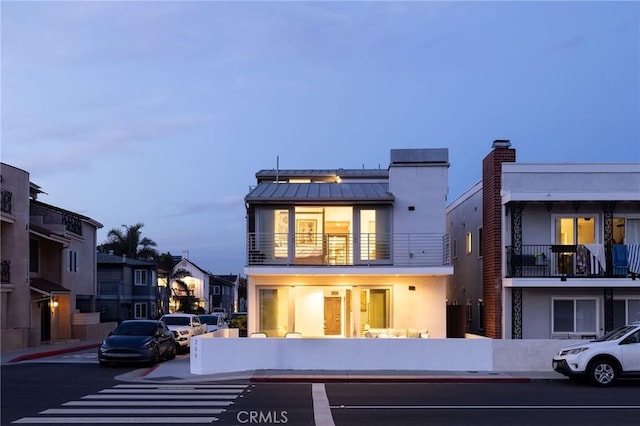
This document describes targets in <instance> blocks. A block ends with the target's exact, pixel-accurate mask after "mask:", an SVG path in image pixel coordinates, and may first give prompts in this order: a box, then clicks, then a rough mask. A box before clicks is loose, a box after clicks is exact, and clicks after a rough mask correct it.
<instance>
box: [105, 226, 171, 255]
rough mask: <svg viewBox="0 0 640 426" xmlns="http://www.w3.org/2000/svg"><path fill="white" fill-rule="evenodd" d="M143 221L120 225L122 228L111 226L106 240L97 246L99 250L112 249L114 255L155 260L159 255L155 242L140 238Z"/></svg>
mask: <svg viewBox="0 0 640 426" xmlns="http://www.w3.org/2000/svg"><path fill="white" fill-rule="evenodd" d="M143 226H144V224H143V223H136V224H135V225H131V226H127V225H122V228H124V230H123V229H119V228H113V229H111V230H110V231H109V232H108V233H107V241H105V242H104V243H103V244H102V245H100V246H99V248H100V251H103V252H108V251H110V250H113V253H114V254H116V255H119V256H121V255H126V256H127V257H128V258H130V259H139V260H156V259H158V257H159V256H160V255H159V254H158V250H156V249H155V248H154V247H156V246H157V244H156V242H155V241H153V240H151V239H149V238H147V237H144V238H141V235H140V233H141V231H140V229H141V228H142V227H143Z"/></svg>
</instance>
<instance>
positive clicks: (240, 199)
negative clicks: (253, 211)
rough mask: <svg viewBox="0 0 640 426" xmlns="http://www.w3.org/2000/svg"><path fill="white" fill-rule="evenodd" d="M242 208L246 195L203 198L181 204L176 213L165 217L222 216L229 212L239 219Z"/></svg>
mask: <svg viewBox="0 0 640 426" xmlns="http://www.w3.org/2000/svg"><path fill="white" fill-rule="evenodd" d="M242 206H244V195H228V196H225V197H221V198H213V199H207V198H203V199H202V200H198V201H186V202H181V203H179V204H178V205H177V207H176V209H175V211H174V212H172V213H168V214H166V215H164V216H163V217H182V216H189V215H201V214H209V213H216V214H221V213H224V212H227V214H228V215H229V216H232V217H238V210H241V209H242V208H243V207H242Z"/></svg>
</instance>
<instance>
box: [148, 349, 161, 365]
mask: <svg viewBox="0 0 640 426" xmlns="http://www.w3.org/2000/svg"><path fill="white" fill-rule="evenodd" d="M159 362H160V349H158V348H156V350H155V351H153V357H152V358H151V360H150V361H149V366H151V367H152V366H154V365H156V364H158V363H159Z"/></svg>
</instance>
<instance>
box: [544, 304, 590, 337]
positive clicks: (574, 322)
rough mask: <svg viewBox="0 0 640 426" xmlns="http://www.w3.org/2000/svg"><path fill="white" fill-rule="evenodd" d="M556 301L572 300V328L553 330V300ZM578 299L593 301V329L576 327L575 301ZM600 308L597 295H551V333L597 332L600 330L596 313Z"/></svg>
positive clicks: (554, 308)
mask: <svg viewBox="0 0 640 426" xmlns="http://www.w3.org/2000/svg"><path fill="white" fill-rule="evenodd" d="M556 301H571V302H573V330H569V331H568V330H555V310H556V307H555V302H556ZM578 301H593V302H594V306H593V318H594V325H593V327H594V328H593V330H578V329H577V324H576V321H577V315H576V313H577V302H578ZM599 309H600V299H598V298H597V297H593V296H584V297H552V298H551V324H550V328H551V334H552V335H554V334H567V333H568V334H593V333H596V334H597V333H598V331H599V330H600V318H599V315H598V313H599V312H600V311H599Z"/></svg>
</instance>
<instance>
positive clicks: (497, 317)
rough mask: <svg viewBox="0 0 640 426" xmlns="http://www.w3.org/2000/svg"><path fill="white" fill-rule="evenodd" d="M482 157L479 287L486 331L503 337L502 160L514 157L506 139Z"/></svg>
mask: <svg viewBox="0 0 640 426" xmlns="http://www.w3.org/2000/svg"><path fill="white" fill-rule="evenodd" d="M491 147H492V150H491V152H489V154H487V156H486V157H485V158H484V159H483V160H482V240H483V241H482V244H483V245H484V247H483V256H482V287H483V298H482V299H483V300H484V315H485V335H486V336H487V337H491V338H493V339H502V338H503V337H502V255H503V252H502V250H503V245H502V202H501V199H500V191H501V190H502V164H503V163H513V162H515V161H516V150H515V149H513V148H511V142H510V141H509V140H508V139H496V140H494V141H493V144H492V145H491Z"/></svg>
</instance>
